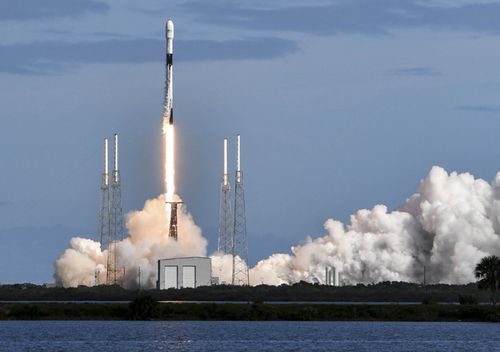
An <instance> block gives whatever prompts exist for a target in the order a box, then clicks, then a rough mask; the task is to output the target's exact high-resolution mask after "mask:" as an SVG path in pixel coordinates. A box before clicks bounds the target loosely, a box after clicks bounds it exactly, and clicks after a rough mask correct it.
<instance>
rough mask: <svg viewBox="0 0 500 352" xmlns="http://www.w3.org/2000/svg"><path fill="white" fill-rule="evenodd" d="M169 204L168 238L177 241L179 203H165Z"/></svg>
mask: <svg viewBox="0 0 500 352" xmlns="http://www.w3.org/2000/svg"><path fill="white" fill-rule="evenodd" d="M167 203H168V204H170V225H169V227H168V236H169V237H172V238H173V239H174V240H176V241H177V205H178V204H180V203H181V202H176V201H172V202H167Z"/></svg>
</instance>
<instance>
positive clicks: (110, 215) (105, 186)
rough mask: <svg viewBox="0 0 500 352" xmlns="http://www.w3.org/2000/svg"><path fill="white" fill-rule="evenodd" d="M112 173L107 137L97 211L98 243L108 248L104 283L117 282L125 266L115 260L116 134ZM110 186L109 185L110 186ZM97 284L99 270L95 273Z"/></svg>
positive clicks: (119, 213)
mask: <svg viewBox="0 0 500 352" xmlns="http://www.w3.org/2000/svg"><path fill="white" fill-rule="evenodd" d="M113 155H114V157H113V173H112V177H111V185H110V177H109V170H108V138H105V139H104V171H103V174H102V183H101V209H100V211H99V239H98V240H99V243H100V244H101V249H102V250H104V249H107V250H108V258H107V261H106V285H116V284H119V283H120V281H121V278H122V276H123V274H124V269H125V268H119V267H118V266H117V261H116V259H117V258H116V244H117V242H119V241H121V240H122V239H123V209H122V192H121V179H120V169H119V168H118V135H117V134H116V133H115V136H114V153H113ZM110 186H111V187H110ZM95 278H96V280H95V281H96V285H99V284H100V282H99V272H98V271H96V273H95Z"/></svg>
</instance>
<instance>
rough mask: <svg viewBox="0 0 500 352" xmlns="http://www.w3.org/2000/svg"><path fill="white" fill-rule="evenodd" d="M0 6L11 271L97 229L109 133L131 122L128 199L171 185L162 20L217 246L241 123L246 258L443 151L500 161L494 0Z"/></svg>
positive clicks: (193, 196)
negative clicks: (221, 201) (172, 32)
mask: <svg viewBox="0 0 500 352" xmlns="http://www.w3.org/2000/svg"><path fill="white" fill-rule="evenodd" d="M0 8H2V11H1V12H0V32H1V33H3V35H2V38H1V40H0V92H1V94H0V107H1V108H0V118H1V120H2V128H1V129H0V163H1V171H2V173H1V180H2V186H0V239H1V245H0V266H1V267H2V268H4V270H2V271H1V272H0V282H24V281H32V282H38V283H41V282H49V281H51V280H52V272H53V268H52V266H53V262H54V260H55V258H56V257H57V255H59V254H60V253H61V252H62V251H63V250H64V249H65V248H66V247H67V244H68V240H69V238H70V237H72V236H74V235H82V236H90V237H94V236H95V234H96V231H97V213H98V204H99V182H100V172H101V170H100V168H101V154H100V152H101V144H102V138H103V137H104V136H106V135H108V136H111V135H112V134H113V133H114V132H115V131H116V132H118V133H119V134H120V135H121V141H122V148H121V150H122V162H121V166H122V179H123V198H124V199H123V203H124V204H123V205H124V209H125V210H127V211H128V210H133V209H140V208H141V207H142V205H143V202H144V201H145V200H146V199H148V198H152V197H155V196H157V195H158V194H160V192H161V191H162V177H163V175H162V170H161V134H160V125H161V112H162V102H163V99H162V95H163V82H164V64H163V60H164V47H165V43H164V39H163V38H164V33H163V31H164V22H165V20H166V19H167V18H173V19H174V21H175V24H176V39H175V69H174V74H175V90H174V105H175V111H176V113H175V115H176V124H177V131H178V132H177V135H178V150H179V153H180V154H179V155H178V165H177V177H178V190H179V193H180V194H181V196H182V197H183V198H184V200H185V202H186V203H187V205H188V207H189V210H190V211H191V212H192V214H193V216H194V219H195V221H196V222H197V223H198V224H199V225H200V226H201V227H202V229H203V233H204V236H205V237H207V238H208V239H209V242H210V244H209V249H210V251H212V250H214V249H215V246H216V232H217V212H218V197H219V184H220V177H221V175H220V172H221V166H222V165H221V148H222V139H223V138H224V137H225V136H228V137H230V143H231V144H230V145H231V146H234V135H235V134H236V133H241V134H242V142H243V151H242V153H243V155H242V163H243V171H244V175H245V187H246V198H247V218H248V234H249V249H250V251H249V257H250V261H251V263H252V264H253V263H255V262H256V261H257V260H259V259H262V258H264V257H267V256H268V255H270V254H272V253H275V252H278V251H281V252H288V251H289V250H290V247H291V246H292V245H294V244H297V243H299V242H300V241H303V240H304V238H305V237H306V236H308V235H311V236H317V235H321V234H323V232H324V230H323V228H322V226H323V223H324V221H325V220H326V219H328V218H335V219H340V220H342V221H348V219H349V215H350V214H351V213H353V212H355V211H356V210H357V209H360V208H371V207H372V206H374V205H375V204H379V203H382V204H387V205H388V206H389V207H390V208H392V209H394V208H396V207H397V206H398V205H399V204H401V203H402V202H403V201H404V200H405V199H406V198H407V197H408V196H410V195H411V194H412V192H414V190H415V189H416V186H417V184H418V182H419V180H420V179H421V178H423V177H424V176H425V175H426V173H427V172H428V171H429V169H430V168H431V166H432V165H441V166H443V167H445V168H446V169H447V170H448V171H453V170H457V171H469V172H471V173H473V174H474V175H476V176H478V177H482V178H485V179H487V180H490V179H492V178H493V177H494V175H495V173H496V171H497V170H498V166H497V165H499V164H500V143H499V142H498V141H499V140H500V138H499V137H500V101H499V98H498V97H499V96H500V85H499V80H500V68H499V62H500V2H499V1H431V0H428V1H423V0H377V1H371V0H337V1H303V0H302V1H300V0H294V1H275V2H273V3H272V5H269V2H267V1H240V2H235V1H223V0H215V1H210V2H207V1H168V2H167V1H156V0H150V1H141V2H138V1H132V0H120V1H117V0H116V1H111V0H72V1H65V0H43V1H41V0H22V1H15V2H13V1H10V0H0ZM231 156H233V155H231ZM232 161H233V162H234V158H232ZM6 268H7V270H5V269H6Z"/></svg>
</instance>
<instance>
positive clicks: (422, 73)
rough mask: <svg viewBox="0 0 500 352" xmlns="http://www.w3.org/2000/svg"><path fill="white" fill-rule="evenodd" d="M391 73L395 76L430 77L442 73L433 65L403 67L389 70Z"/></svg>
mask: <svg viewBox="0 0 500 352" xmlns="http://www.w3.org/2000/svg"><path fill="white" fill-rule="evenodd" d="M390 72H391V74H393V75H396V76H419V77H432V76H442V75H443V73H442V72H441V71H439V70H437V69H435V68H433V67H426V66H422V67H405V68H398V69H394V70H392V71H390Z"/></svg>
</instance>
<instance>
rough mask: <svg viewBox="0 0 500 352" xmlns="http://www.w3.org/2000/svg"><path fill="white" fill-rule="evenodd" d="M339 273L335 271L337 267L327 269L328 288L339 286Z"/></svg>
mask: <svg viewBox="0 0 500 352" xmlns="http://www.w3.org/2000/svg"><path fill="white" fill-rule="evenodd" d="M339 284H340V282H339V272H338V271H337V270H336V269H335V267H333V266H332V267H326V268H325V285H328V286H339Z"/></svg>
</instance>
